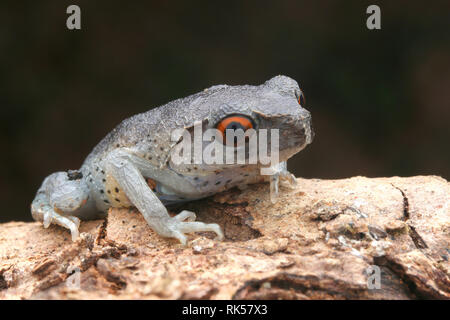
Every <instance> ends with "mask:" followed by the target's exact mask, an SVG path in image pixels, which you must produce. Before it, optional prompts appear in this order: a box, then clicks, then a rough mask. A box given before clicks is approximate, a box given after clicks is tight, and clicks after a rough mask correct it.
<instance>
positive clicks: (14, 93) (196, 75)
mask: <svg viewBox="0 0 450 320" xmlns="http://www.w3.org/2000/svg"><path fill="white" fill-rule="evenodd" d="M70 4H77V5H79V6H80V7H81V23H82V30H80V31H69V30H68V29H67V28H66V18H67V16H68V15H67V14H66V8H67V6H68V5H70ZM369 4H378V5H379V6H380V7H381V14H382V16H381V19H382V29H381V30H378V31H370V30H368V29H367V28H366V18H367V14H366V8H367V6H368V5H369ZM449 21H450V3H449V1H395V2H394V1H390V2H388V1H381V2H380V1H377V2H365V1H297V2H291V1H289V2H288V1H272V2H266V1H258V2H253V1H251V2H242V3H235V4H233V2H229V1H226V2H224V1H220V2H215V1H200V2H195V1H192V2H191V1H189V2H188V1H184V2H173V1H167V2H164V3H163V1H157V2H156V1H155V2H153V3H152V2H126V1H117V2H114V3H111V1H95V2H94V1H34V2H31V1H30V2H26V1H14V2H13V1H11V2H10V3H8V2H5V1H3V2H2V4H0V23H1V28H0V61H1V67H0V106H1V111H0V115H1V120H0V121H1V122H0V143H1V145H2V155H1V157H0V161H1V162H0V165H1V170H0V201H1V203H2V208H1V213H0V221H8V220H30V219H31V217H30V213H29V204H30V203H31V201H32V199H33V197H34V194H35V192H36V190H37V188H38V187H39V185H40V184H41V182H42V180H43V179H44V178H45V177H46V176H47V175H48V174H50V173H52V172H55V171H60V170H67V169H76V168H79V167H80V165H81V163H82V162H83V160H84V157H86V156H87V154H88V153H89V152H90V151H91V149H92V148H93V147H94V146H95V144H97V142H99V141H100V139H102V138H103V136H105V135H106V134H107V133H108V132H109V131H110V130H111V129H112V128H113V127H114V126H115V125H117V124H118V123H119V122H120V121H121V120H123V119H124V118H126V117H129V116H131V115H133V114H136V113H139V112H143V111H146V110H148V109H150V108H153V107H156V106H158V105H161V104H164V103H166V102H168V101H170V100H173V99H175V98H179V97H183V96H186V95H189V94H192V93H195V92H198V91H200V90H202V89H203V88H205V87H209V86H211V85H214V84H222V83H225V84H260V83H262V82H264V81H265V80H267V79H269V78H270V77H272V76H274V75H277V74H285V75H288V76H290V77H292V78H294V79H296V80H297V81H298V82H299V83H300V86H301V87H302V89H303V91H304V92H305V94H306V102H307V104H306V108H307V109H308V110H310V111H311V112H312V115H313V123H314V127H315V131H316V138H315V141H314V143H313V144H312V145H310V146H309V147H308V148H307V149H305V150H304V151H303V152H301V153H300V154H299V155H297V156H295V158H293V159H291V160H290V162H289V167H290V169H291V170H292V171H293V172H294V173H295V174H296V175H298V176H302V177H307V178H345V177H350V176H355V175H366V176H370V177H376V176H392V175H400V176H409V175H422V174H433V175H440V176H443V177H444V178H447V179H449V178H450V166H449V164H450V148H449V138H450V130H449V120H450V38H449V34H450V28H449Z"/></svg>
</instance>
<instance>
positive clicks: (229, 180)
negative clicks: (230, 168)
mask: <svg viewBox="0 0 450 320" xmlns="http://www.w3.org/2000/svg"><path fill="white" fill-rule="evenodd" d="M231 181H233V179H228V180H227V182H225V183H230V182H231Z"/></svg>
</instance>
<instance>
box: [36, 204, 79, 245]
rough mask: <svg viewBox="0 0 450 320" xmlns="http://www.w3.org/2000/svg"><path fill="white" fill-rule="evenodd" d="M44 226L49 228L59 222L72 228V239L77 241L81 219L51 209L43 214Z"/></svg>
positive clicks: (67, 227) (65, 226)
mask: <svg viewBox="0 0 450 320" xmlns="http://www.w3.org/2000/svg"><path fill="white" fill-rule="evenodd" d="M42 222H43V224H44V228H48V227H49V226H50V225H51V224H57V225H59V226H61V227H64V228H66V229H69V230H70V234H71V236H72V241H76V240H77V239H78V236H79V235H80V233H79V231H78V228H79V226H80V219H78V218H77V217H74V216H63V215H60V214H58V213H56V212H54V211H53V210H49V211H47V212H45V213H44V215H43V221H42Z"/></svg>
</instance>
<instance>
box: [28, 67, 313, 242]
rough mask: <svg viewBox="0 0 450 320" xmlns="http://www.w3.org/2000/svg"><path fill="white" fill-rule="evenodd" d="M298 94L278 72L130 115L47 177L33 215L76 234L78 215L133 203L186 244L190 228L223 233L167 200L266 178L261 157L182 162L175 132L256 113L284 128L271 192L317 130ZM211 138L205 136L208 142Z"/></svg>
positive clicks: (265, 123) (262, 124) (264, 122)
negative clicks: (75, 165)
mask: <svg viewBox="0 0 450 320" xmlns="http://www.w3.org/2000/svg"><path fill="white" fill-rule="evenodd" d="M301 95H302V92H301V90H300V88H299V86H298V84H297V82H296V81H295V80H293V79H291V78H289V77H286V76H277V77H274V78H272V79H270V80H268V81H266V82H265V83H264V84H262V85H260V86H250V85H244V86H227V85H219V86H213V87H211V88H208V89H205V90H204V91H202V92H200V93H197V94H194V95H191V96H188V97H186V98H182V99H177V100H174V101H172V102H169V103H167V104H166V105H163V106H161V107H159V108H155V109H152V110H150V111H148V112H145V113H141V114H138V115H135V116H133V117H131V118H128V119H126V120H124V121H123V122H122V123H120V124H119V125H118V126H117V127H116V128H115V129H114V130H112V131H111V132H110V133H109V134H108V135H107V136H106V137H105V138H104V139H103V140H102V141H101V142H100V143H99V144H98V145H97V146H96V147H95V148H94V149H93V151H92V152H91V153H90V154H89V155H88V157H87V158H86V160H85V161H84V163H83V165H82V166H81V168H80V170H79V171H69V172H57V173H54V174H52V175H50V176H48V177H47V178H46V179H45V180H44V182H43V184H42V186H41V187H40V189H39V190H38V193H37V195H36V198H35V199H34V201H33V203H32V205H31V212H32V215H33V218H34V219H35V220H37V221H42V222H43V224H44V227H48V226H49V225H50V224H51V223H54V224H58V225H60V226H63V227H65V228H68V229H69V230H70V231H71V234H72V239H73V240H75V239H76V238H77V237H78V227H79V224H80V219H82V220H86V219H93V218H97V217H99V216H101V215H104V214H105V213H106V212H107V210H108V209H109V208H110V207H130V206H135V207H136V208H137V209H138V210H139V211H140V212H141V213H142V214H143V216H144V218H145V219H146V221H147V223H148V224H149V226H150V227H151V228H152V229H153V230H155V231H156V232H157V233H158V234H160V235H161V236H165V237H174V238H177V239H179V240H180V242H181V243H183V244H186V236H185V233H189V232H195V231H211V232H215V233H216V234H217V238H218V239H222V238H223V234H222V231H221V230H220V227H219V226H218V225H217V224H205V223H202V222H198V221H194V220H195V214H194V213H193V212H189V211H182V212H181V213H179V214H178V215H176V216H174V217H170V216H169V214H168V212H167V209H166V207H165V205H167V204H171V203H176V202H183V201H189V200H193V199H200V198H204V197H207V196H210V195H212V194H215V193H217V192H221V191H223V190H226V189H229V188H232V187H234V186H242V185H247V184H250V183H255V182H259V181H262V180H267V178H268V177H267V176H261V175H260V168H261V164H259V163H258V164H252V165H249V164H246V165H242V164H226V165H218V164H206V163H204V162H203V163H200V164H195V163H194V162H193V161H191V163H190V164H177V163H175V162H174V161H172V160H173V159H172V158H173V157H172V156H173V152H174V148H175V147H176V146H177V144H178V143H180V141H172V139H171V134H172V132H173V131H174V130H175V129H186V130H188V131H189V132H192V131H193V128H194V124H196V123H201V127H202V129H203V130H206V129H210V128H215V127H216V126H217V124H218V123H219V122H220V121H221V120H223V119H225V118H227V117H230V116H232V115H241V116H245V117H247V118H248V119H251V121H252V123H253V124H254V129H255V130H256V132H258V130H260V129H275V128H276V129H279V136H280V139H279V151H280V152H279V153H280V159H279V161H280V163H279V164H278V165H275V166H274V168H275V171H274V174H273V175H272V177H270V181H271V190H272V189H273V191H274V192H277V188H278V178H279V177H281V178H290V179H291V180H293V179H292V175H291V174H290V173H289V172H288V171H287V169H286V160H287V159H289V158H290V157H292V156H293V155H294V154H296V153H298V152H300V151H301V150H302V149H303V148H304V147H305V146H306V145H307V144H309V143H311V142H312V139H313V135H314V133H313V130H312V125H311V116H310V113H309V112H308V111H307V110H306V109H304V108H303V107H302V106H300V104H299V97H300V96H301ZM209 143H210V142H208V141H204V142H203V147H206V145H208V144H209ZM232 147H233V146H232ZM268 149H269V150H270V146H268ZM247 160H248V159H247Z"/></svg>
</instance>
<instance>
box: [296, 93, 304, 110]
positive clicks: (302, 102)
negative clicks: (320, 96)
mask: <svg viewBox="0 0 450 320" xmlns="http://www.w3.org/2000/svg"><path fill="white" fill-rule="evenodd" d="M297 99H298V104H299V105H301V106H302V107H303V106H304V105H305V103H306V99H305V96H304V95H303V92H300V94H297Z"/></svg>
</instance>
